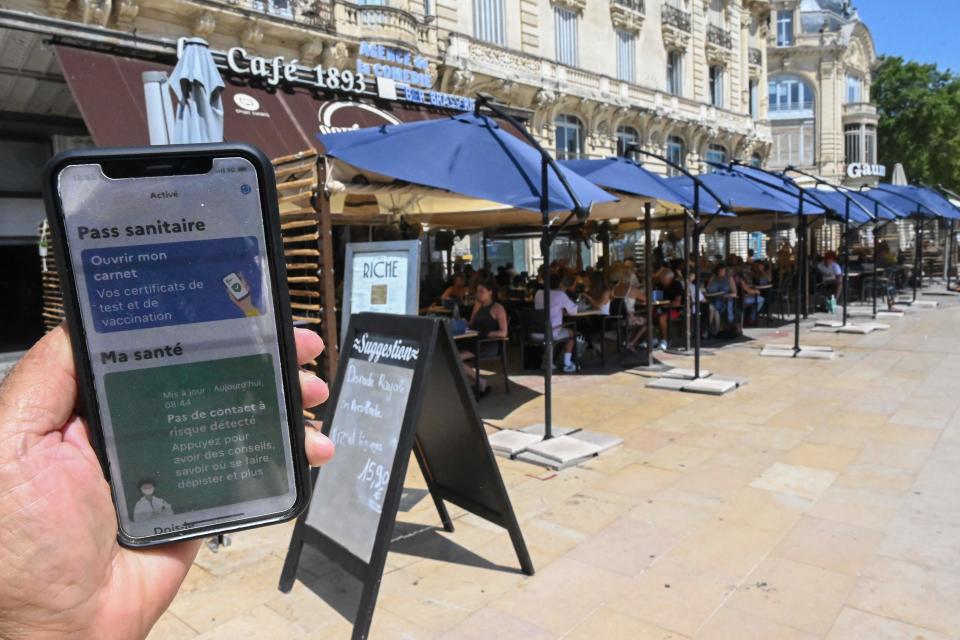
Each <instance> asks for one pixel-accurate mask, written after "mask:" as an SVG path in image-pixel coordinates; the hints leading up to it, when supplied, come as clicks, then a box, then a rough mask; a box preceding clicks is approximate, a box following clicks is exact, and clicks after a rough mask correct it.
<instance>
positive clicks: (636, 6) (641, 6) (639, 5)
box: [611, 0, 647, 13]
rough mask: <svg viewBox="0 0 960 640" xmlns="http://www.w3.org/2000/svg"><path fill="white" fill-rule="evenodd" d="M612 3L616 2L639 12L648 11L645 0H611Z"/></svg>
mask: <svg viewBox="0 0 960 640" xmlns="http://www.w3.org/2000/svg"><path fill="white" fill-rule="evenodd" d="M611 4H616V5H619V6H621V7H624V8H626V9H630V10H631V11H636V12H637V13H646V12H647V7H646V4H645V2H644V0H611Z"/></svg>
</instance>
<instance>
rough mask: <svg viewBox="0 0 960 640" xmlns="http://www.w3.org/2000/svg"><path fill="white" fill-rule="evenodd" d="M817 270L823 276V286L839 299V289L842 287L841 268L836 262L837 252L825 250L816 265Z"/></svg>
mask: <svg viewBox="0 0 960 640" xmlns="http://www.w3.org/2000/svg"><path fill="white" fill-rule="evenodd" d="M817 271H819V272H820V275H821V276H823V286H824V287H825V288H826V289H827V290H828V291H831V292H832V293H833V295H834V296H835V297H836V298H837V300H839V299H840V289H841V288H842V287H843V278H842V276H843V269H841V268H840V265H839V264H837V254H836V253H835V252H833V251H827V252H826V253H825V254H824V255H823V260H821V261H820V263H819V264H818V265H817Z"/></svg>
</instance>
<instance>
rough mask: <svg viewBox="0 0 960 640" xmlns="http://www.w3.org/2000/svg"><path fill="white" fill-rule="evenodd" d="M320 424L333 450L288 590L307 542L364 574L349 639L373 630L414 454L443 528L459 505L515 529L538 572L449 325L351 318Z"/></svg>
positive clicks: (296, 539)
mask: <svg viewBox="0 0 960 640" xmlns="http://www.w3.org/2000/svg"><path fill="white" fill-rule="evenodd" d="M340 362H341V365H340V367H339V369H338V371H337V379H336V381H335V382H334V385H333V390H332V392H331V395H330V400H328V402H327V406H326V418H325V420H324V425H323V432H324V433H325V434H326V435H327V436H329V437H330V438H331V439H332V440H333V441H334V442H335V443H336V447H337V452H336V455H335V457H334V459H333V460H332V461H331V462H330V463H328V464H327V465H326V466H324V467H323V469H321V470H318V471H315V472H314V476H313V477H314V486H313V498H312V500H311V502H310V506H309V508H308V510H307V511H306V512H305V513H304V514H303V515H302V516H301V517H300V518H299V519H298V520H297V524H296V527H295V528H294V531H293V536H292V538H291V541H290V548H289V550H288V552H287V558H286V561H285V563H284V567H283V573H282V575H281V577H280V590H281V591H284V592H288V591H290V589H291V588H292V587H293V583H294V580H295V579H296V577H297V566H298V563H299V561H300V554H301V551H302V550H303V545H304V544H307V545H310V546H311V547H312V548H314V549H316V550H318V551H320V552H321V553H322V554H324V555H325V556H327V558H329V559H330V560H332V561H333V562H335V563H336V564H338V565H340V566H341V567H342V568H343V569H345V570H346V571H347V572H348V573H350V574H352V575H353V576H355V577H356V578H358V579H359V580H360V581H361V582H362V583H363V587H362V593H361V597H360V605H359V609H358V611H357V616H356V619H355V620H354V630H353V638H354V639H360V638H366V637H367V632H368V630H369V627H370V623H371V621H372V617H373V610H374V606H375V604H376V598H377V592H378V590H379V587H380V580H381V577H382V574H383V568H384V563H385V562H386V557H387V551H388V547H389V544H390V539H391V535H392V533H393V527H394V522H395V520H396V515H397V509H398V508H399V504H400V497H401V494H402V492H403V481H404V479H405V477H406V472H407V463H408V462H409V460H410V454H411V452H412V453H413V455H414V457H415V458H416V460H417V463H418V464H419V466H420V469H421V471H422V472H423V477H424V478H425V479H426V483H427V488H428V490H429V492H430V494H431V496H432V498H433V501H434V504H435V505H436V508H437V511H438V513H439V516H440V521H441V522H442V524H443V526H444V528H445V529H446V530H447V531H453V522H452V521H451V519H450V516H449V514H448V513H447V509H446V506H445V504H444V502H445V501H446V502H451V503H453V504H455V505H457V506H459V507H461V508H463V509H465V510H466V511H469V512H471V513H474V514H476V515H478V516H480V517H482V518H485V519H486V520H489V521H490V522H493V523H494V524H497V525H500V526H502V527H504V528H505V529H507V531H508V532H509V534H510V539H511V541H512V542H513V546H514V549H515V551H516V553H517V559H518V560H519V564H520V568H521V570H522V571H523V572H524V573H526V574H528V575H533V564H532V562H531V560H530V556H529V554H528V553H527V548H526V544H525V543H524V541H523V535H522V533H521V532H520V526H519V524H518V523H517V518H516V516H515V515H514V513H513V508H512V506H511V505H510V499H509V497H508V496H507V491H506V487H505V486H504V484H503V479H502V478H501V476H500V470H499V468H498V467H497V463H496V459H495V458H494V455H493V451H492V450H491V449H490V444H489V442H488V441H487V435H486V433H485V431H484V429H483V423H482V422H481V420H480V415H479V413H478V412H477V406H476V402H475V400H474V397H473V394H472V392H471V390H470V387H469V385H468V384H467V381H466V378H465V376H464V374H463V368H462V366H461V363H460V357H459V354H458V352H457V349H456V347H455V346H454V343H453V339H452V337H451V336H450V333H449V331H448V330H447V325H446V323H445V322H444V321H443V320H441V319H438V318H421V317H416V316H395V315H386V314H376V313H361V314H356V315H353V316H352V317H351V318H350V326H349V327H348V328H347V332H346V337H345V339H344V347H343V350H342V352H341V360H340Z"/></svg>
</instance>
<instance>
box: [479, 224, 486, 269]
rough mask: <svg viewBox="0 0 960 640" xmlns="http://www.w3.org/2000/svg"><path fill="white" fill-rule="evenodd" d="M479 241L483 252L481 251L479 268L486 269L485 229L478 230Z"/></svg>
mask: <svg viewBox="0 0 960 640" xmlns="http://www.w3.org/2000/svg"><path fill="white" fill-rule="evenodd" d="M480 243H481V245H482V246H483V252H482V255H483V264H482V265H480V268H481V269H486V268H487V232H486V231H481V232H480Z"/></svg>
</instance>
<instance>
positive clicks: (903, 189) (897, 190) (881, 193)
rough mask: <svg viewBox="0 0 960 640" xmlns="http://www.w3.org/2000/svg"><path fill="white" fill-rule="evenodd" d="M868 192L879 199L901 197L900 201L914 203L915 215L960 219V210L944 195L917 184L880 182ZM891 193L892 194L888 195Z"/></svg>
mask: <svg viewBox="0 0 960 640" xmlns="http://www.w3.org/2000/svg"><path fill="white" fill-rule="evenodd" d="M868 193H870V194H872V195H875V196H876V197H877V198H878V199H880V198H886V199H887V200H888V201H889V200H891V196H895V197H896V198H899V200H900V201H905V202H908V203H912V204H913V205H914V206H913V207H909V206H908V208H913V209H914V212H913V214H912V215H913V216H916V217H919V218H944V219H947V220H957V219H960V211H958V210H957V208H956V207H955V206H953V204H952V203H951V202H950V201H949V200H947V199H946V198H944V197H943V196H942V195H940V194H939V193H937V192H936V191H933V190H932V189H927V188H925V187H918V186H915V185H897V184H878V185H877V186H876V188H874V189H871V190H870V191H868ZM886 194H890V195H886Z"/></svg>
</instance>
